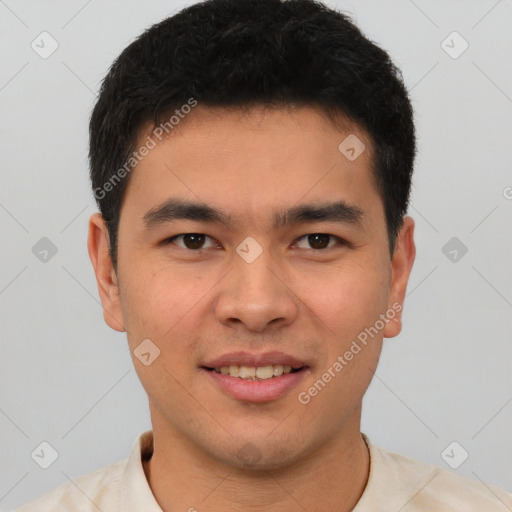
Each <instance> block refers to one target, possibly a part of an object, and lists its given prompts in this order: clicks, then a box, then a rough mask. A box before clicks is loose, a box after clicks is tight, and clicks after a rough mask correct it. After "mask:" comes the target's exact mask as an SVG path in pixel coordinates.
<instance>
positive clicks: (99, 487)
mask: <svg viewBox="0 0 512 512" xmlns="http://www.w3.org/2000/svg"><path fill="white" fill-rule="evenodd" d="M126 462H127V459H123V460H121V461H119V462H115V463H113V464H110V465H108V466H104V467H102V468H100V469H97V470H96V471H93V472H91V473H88V474H86V475H82V476H79V477H78V478H74V479H73V480H72V481H68V482H65V483H63V484H61V485H59V486H58V487H57V488H55V489H54V490H53V491H51V492H49V493H47V494H44V495H43V496H41V497H39V498H37V499H35V500H33V501H31V502H30V503H28V504H26V505H24V506H23V507H21V508H19V509H16V510H15V511H14V512H50V511H51V512H68V511H71V510H72V511H73V512H98V510H105V511H107V510H117V504H118V502H119V492H120V491H119V487H120V479H121V474H122V472H123V470H124V468H125V466H126Z"/></svg>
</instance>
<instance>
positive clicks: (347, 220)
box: [143, 198, 364, 229]
mask: <svg viewBox="0 0 512 512" xmlns="http://www.w3.org/2000/svg"><path fill="white" fill-rule="evenodd" d="M175 220H193V221H198V222H214V223H215V222H216V223H219V224H223V225H225V226H226V227H228V228H229V227H231V226H232V224H233V219H232V217H231V216H230V215H229V214H227V213H226V212H224V211H222V210H220V209H218V208H214V207H212V206H210V205H208V204H206V203H201V202H196V201H190V200H186V199H181V198H170V199H168V200H166V201H165V202H163V203H162V204H160V205H158V206H156V207H154V208H152V209H151V210H149V211H148V212H146V214H145V215H144V217H143V221H144V225H145V226H146V228H147V229H151V228H154V227H156V226H159V225H161V224H165V223H167V222H173V221H175ZM363 220H364V212H363V210H361V209H360V208H358V207H357V206H354V205H349V204H347V203H346V202H345V201H343V200H339V201H334V202H324V203H320V202H315V203H311V204H302V205H298V206H293V207H291V208H289V209H288V210H285V211H280V212H276V213H275V214H274V228H280V227H283V226H287V225H295V224H301V223H307V222H328V221H334V222H340V223H344V224H350V225H354V226H356V227H358V228H362V227H363V226H362V223H363Z"/></svg>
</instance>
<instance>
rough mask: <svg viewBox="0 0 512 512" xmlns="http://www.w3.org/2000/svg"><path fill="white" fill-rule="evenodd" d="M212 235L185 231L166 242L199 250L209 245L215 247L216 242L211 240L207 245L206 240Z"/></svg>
mask: <svg viewBox="0 0 512 512" xmlns="http://www.w3.org/2000/svg"><path fill="white" fill-rule="evenodd" d="M209 239H210V237H209V236H207V235H203V234H202V233H185V234H183V235H176V236H173V237H171V238H169V239H168V240H167V241H166V242H165V243H166V244H170V243H173V244H175V245H177V246H178V247H181V248H183V249H190V250H191V251H197V250H200V249H206V248H208V247H214V246H215V244H213V243H212V242H210V245H209V246H206V247H205V242H206V241H207V240H209Z"/></svg>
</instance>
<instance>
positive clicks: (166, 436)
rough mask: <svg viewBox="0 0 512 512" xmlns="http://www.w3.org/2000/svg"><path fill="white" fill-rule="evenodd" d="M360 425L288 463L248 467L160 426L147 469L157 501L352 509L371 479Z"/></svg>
mask: <svg viewBox="0 0 512 512" xmlns="http://www.w3.org/2000/svg"><path fill="white" fill-rule="evenodd" d="M355 426H356V427H357V428H344V429H343V432H342V433H340V435H339V436H337V437H335V438H333V439H331V440H330V441H328V442H326V443H324V444H323V445H322V446H320V447H318V448H317V449H316V450H315V451H314V453H311V454H310V455H308V456H306V457H304V458H302V459H300V460H299V461H297V462H296V463H295V464H293V465H291V466H288V467H281V468H278V469H274V470H265V471H257V470H252V471H250V470H244V469H240V468H237V467H235V466H229V465H226V464H225V463H221V462H219V461H217V460H210V461H209V462H208V463H205V458H204V454H201V456H198V454H197V450H194V449H190V448H189V447H188V446H187V443H186V441H184V440H183V439H182V438H180V437H178V436H176V435H173V434H172V433H169V432H166V430H165V429H161V428H155V425H153V434H154V439H155V452H154V454H153V456H152V457H151V459H150V460H149V461H147V462H145V463H144V471H145V473H146V478H147V480H148V483H149V486H150V487H151V490H152V492H153V494H154V496H155V499H156V501H157V502H158V504H159V505H160V508H162V510H163V511H164V512H170V511H171V510H191V511H193V510H194V509H196V510H198V511H201V510H205V509H208V510H212V511H217V510H222V511H226V512H235V511H239V510H241V509H243V510H248V511H254V512H260V511H261V512H263V511H265V512H278V511H279V512H292V511H293V512H296V511H297V510H298V509H303V510H311V511H313V510H331V511H336V512H349V511H351V510H353V508H354V507H355V505H356V504H357V502H358V501H359V499H360V497H361V495H362V494H363V491H364V488H365V486H366V484H367V481H368V475H369V469H370V457H369V453H368V449H367V447H366V444H365V442H364V440H363V438H362V437H361V434H360V431H359V428H360V427H359V422H357V425H355Z"/></svg>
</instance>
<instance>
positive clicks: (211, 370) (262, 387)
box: [199, 352, 311, 403]
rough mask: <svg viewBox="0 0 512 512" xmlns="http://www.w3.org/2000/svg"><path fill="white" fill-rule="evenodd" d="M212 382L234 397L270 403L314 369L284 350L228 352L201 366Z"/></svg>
mask: <svg viewBox="0 0 512 512" xmlns="http://www.w3.org/2000/svg"><path fill="white" fill-rule="evenodd" d="M199 370H200V371H201V372H202V373H203V375H205V376H206V378H207V379H208V382H209V383H211V384H213V385H214V387H215V388H216V389H217V390H219V391H221V392H222V393H223V394H224V395H227V396H229V397H230V398H235V399H236V400H238V401H243V402H254V403H259V402H270V401H273V400H277V399H279V398H282V397H284V396H285V395H286V394H288V393H289V392H290V391H291V390H292V389H293V388H294V387H296V386H297V385H298V384H299V382H300V381H301V380H302V379H303V378H304V377H305V376H306V375H307V374H308V373H311V372H310V366H309V365H307V364H306V363H305V362H304V361H300V360H299V359H296V358H294V357H292V356H289V355H286V354H283V353H280V352H268V353H266V354H259V355H253V354H248V353H244V352H238V353H233V354H228V355H225V356H222V357H219V358H217V359H214V360H212V361H208V362H206V363H205V364H203V365H202V366H200V367H199Z"/></svg>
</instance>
